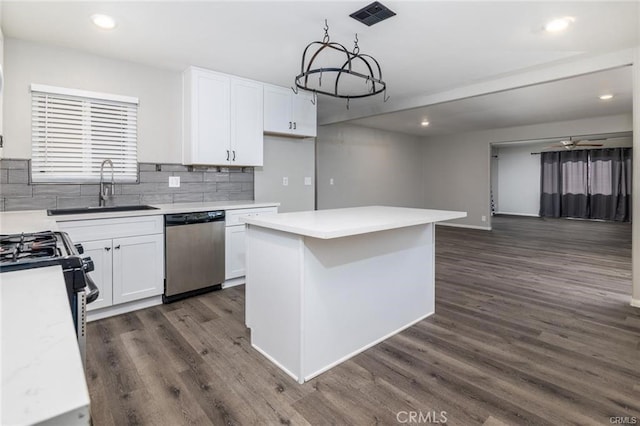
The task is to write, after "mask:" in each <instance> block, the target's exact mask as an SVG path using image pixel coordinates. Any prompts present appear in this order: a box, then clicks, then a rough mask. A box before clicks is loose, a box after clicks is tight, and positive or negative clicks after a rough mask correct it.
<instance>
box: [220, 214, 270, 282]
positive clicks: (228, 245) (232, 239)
mask: <svg viewBox="0 0 640 426" xmlns="http://www.w3.org/2000/svg"><path fill="white" fill-rule="evenodd" d="M270 213H278V208H277V207H260V208H255V209H238V210H227V212H226V218H225V225H226V228H225V279H226V280H231V279H235V278H240V277H244V275H245V262H246V260H245V253H246V251H247V250H246V246H245V241H244V236H245V224H244V223H243V222H241V221H240V218H242V217H245V216H259V215H263V214H270ZM239 284H241V282H239Z"/></svg>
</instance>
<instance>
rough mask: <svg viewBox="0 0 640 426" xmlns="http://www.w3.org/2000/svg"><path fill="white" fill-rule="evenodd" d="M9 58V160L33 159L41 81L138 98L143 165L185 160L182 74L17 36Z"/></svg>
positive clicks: (8, 46) (10, 42)
mask: <svg viewBox="0 0 640 426" xmlns="http://www.w3.org/2000/svg"><path fill="white" fill-rule="evenodd" d="M4 54H5V67H4V71H5V82H6V84H5V90H4V103H5V111H4V134H5V148H4V152H3V157H4V158H26V159H28V158H31V94H30V91H29V87H30V85H31V83H39V84H47V85H51V86H60V87H67V88H73V89H82V90H89V91H95V92H105V93H113V94H119V95H126V96H135V97H138V98H139V100H140V106H139V111H138V123H139V124H138V161H140V162H149V163H177V162H180V161H181V158H182V154H181V130H180V129H181V122H182V76H181V73H179V72H176V71H167V70H162V69H159V68H152V67H148V66H144V65H138V64H134V63H131V62H125V61H118V60H113V59H106V58H103V57H100V56H94V55H89V54H86V53H82V52H79V51H75V50H71V49H62V48H58V47H53V46H50V45H43V44H38V43H32V42H28V41H23V40H16V39H12V38H6V39H5V41H4ZM9 106H10V107H9Z"/></svg>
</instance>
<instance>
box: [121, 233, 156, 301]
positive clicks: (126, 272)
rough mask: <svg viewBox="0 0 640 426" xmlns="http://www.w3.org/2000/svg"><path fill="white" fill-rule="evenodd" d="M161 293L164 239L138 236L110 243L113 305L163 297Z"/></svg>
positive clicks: (152, 236)
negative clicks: (111, 247) (157, 296)
mask: <svg viewBox="0 0 640 426" xmlns="http://www.w3.org/2000/svg"><path fill="white" fill-rule="evenodd" d="M163 291H164V235H162V234H160V235H141V236H137V237H128V238H116V239H114V240H113V303H114V304H116V303H125V302H131V301H133V300H138V299H144V298H146V297H151V296H156V295H158V294H162V292H163Z"/></svg>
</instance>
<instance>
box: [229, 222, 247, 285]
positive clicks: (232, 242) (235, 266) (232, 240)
mask: <svg viewBox="0 0 640 426" xmlns="http://www.w3.org/2000/svg"><path fill="white" fill-rule="evenodd" d="M244 235H245V229H244V225H236V226H227V228H226V229H225V240H224V243H225V279H227V280H229V279H232V278H238V277H242V276H244V268H245V252H246V249H245V244H244Z"/></svg>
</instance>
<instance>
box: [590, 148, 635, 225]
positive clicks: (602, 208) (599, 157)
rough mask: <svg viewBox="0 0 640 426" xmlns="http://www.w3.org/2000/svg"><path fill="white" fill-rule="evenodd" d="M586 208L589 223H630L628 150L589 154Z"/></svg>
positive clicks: (629, 152)
mask: <svg viewBox="0 0 640 426" xmlns="http://www.w3.org/2000/svg"><path fill="white" fill-rule="evenodd" d="M589 206H590V215H589V217H590V218H592V219H604V220H617V221H629V220H631V148H608V149H597V150H593V152H592V153H591V158H590V163H589Z"/></svg>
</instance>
